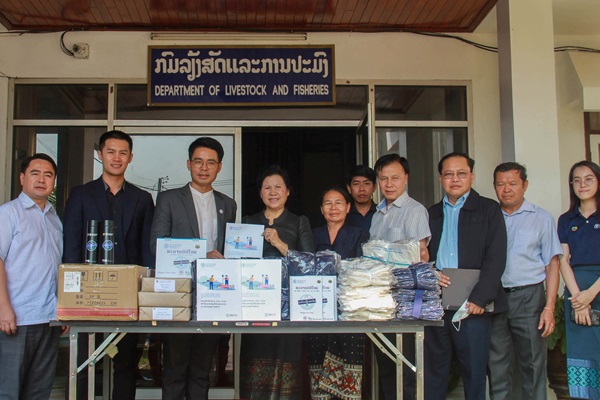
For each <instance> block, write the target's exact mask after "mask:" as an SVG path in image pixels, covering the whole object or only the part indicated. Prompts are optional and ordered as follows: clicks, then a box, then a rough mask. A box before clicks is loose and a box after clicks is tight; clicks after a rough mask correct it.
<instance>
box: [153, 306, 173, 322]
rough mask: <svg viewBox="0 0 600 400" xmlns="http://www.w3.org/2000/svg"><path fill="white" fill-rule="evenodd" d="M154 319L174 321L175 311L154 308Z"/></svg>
mask: <svg viewBox="0 0 600 400" xmlns="http://www.w3.org/2000/svg"><path fill="white" fill-rule="evenodd" d="M152 319H155V320H157V321H158V320H172V319H173V309H172V308H171V307H152Z"/></svg>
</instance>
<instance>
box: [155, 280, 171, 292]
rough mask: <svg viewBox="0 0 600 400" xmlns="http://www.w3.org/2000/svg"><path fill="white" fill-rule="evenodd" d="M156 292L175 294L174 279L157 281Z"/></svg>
mask: <svg viewBox="0 0 600 400" xmlns="http://www.w3.org/2000/svg"><path fill="white" fill-rule="evenodd" d="M154 291H155V292H158V293H174V292H175V281H174V280H173V279H155V280H154Z"/></svg>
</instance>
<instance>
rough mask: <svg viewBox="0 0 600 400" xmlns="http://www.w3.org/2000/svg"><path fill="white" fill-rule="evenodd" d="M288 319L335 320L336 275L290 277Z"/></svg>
mask: <svg viewBox="0 0 600 400" xmlns="http://www.w3.org/2000/svg"><path fill="white" fill-rule="evenodd" d="M290 321H337V277H336V276H330V275H319V276H316V275H306V276H291V277H290Z"/></svg>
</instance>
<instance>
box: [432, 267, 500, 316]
mask: <svg viewBox="0 0 600 400" xmlns="http://www.w3.org/2000/svg"><path fill="white" fill-rule="evenodd" d="M479 272H480V271H479V270H478V269H460V268H445V269H444V270H443V271H442V273H443V274H444V275H446V276H447V277H449V278H450V282H452V283H451V285H450V286H449V287H447V288H445V287H443V288H442V306H443V307H444V310H458V309H459V308H460V306H462V304H463V303H464V302H465V300H467V298H468V297H469V295H470V294H471V291H472V290H473V288H474V287H475V284H477V282H479ZM485 311H486V312H493V311H494V302H491V303H490V304H488V305H487V306H486V307H485Z"/></svg>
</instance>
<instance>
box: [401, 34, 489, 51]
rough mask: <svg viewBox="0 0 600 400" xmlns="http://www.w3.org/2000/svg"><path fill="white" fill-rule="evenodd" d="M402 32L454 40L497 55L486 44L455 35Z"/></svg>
mask: <svg viewBox="0 0 600 400" xmlns="http://www.w3.org/2000/svg"><path fill="white" fill-rule="evenodd" d="M404 32H407V33H413V34H415V35H423V36H432V37H441V38H447V39H454V40H458V41H460V42H463V43H466V44H468V45H471V46H473V47H476V48H478V49H481V50H485V51H489V52H492V53H497V52H498V48H497V47H494V46H488V45H487V44H482V43H478V42H474V41H472V40H469V39H465V38H463V37H460V36H456V35H449V34H447V33H436V32H421V31H411V30H406V31H404Z"/></svg>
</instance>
